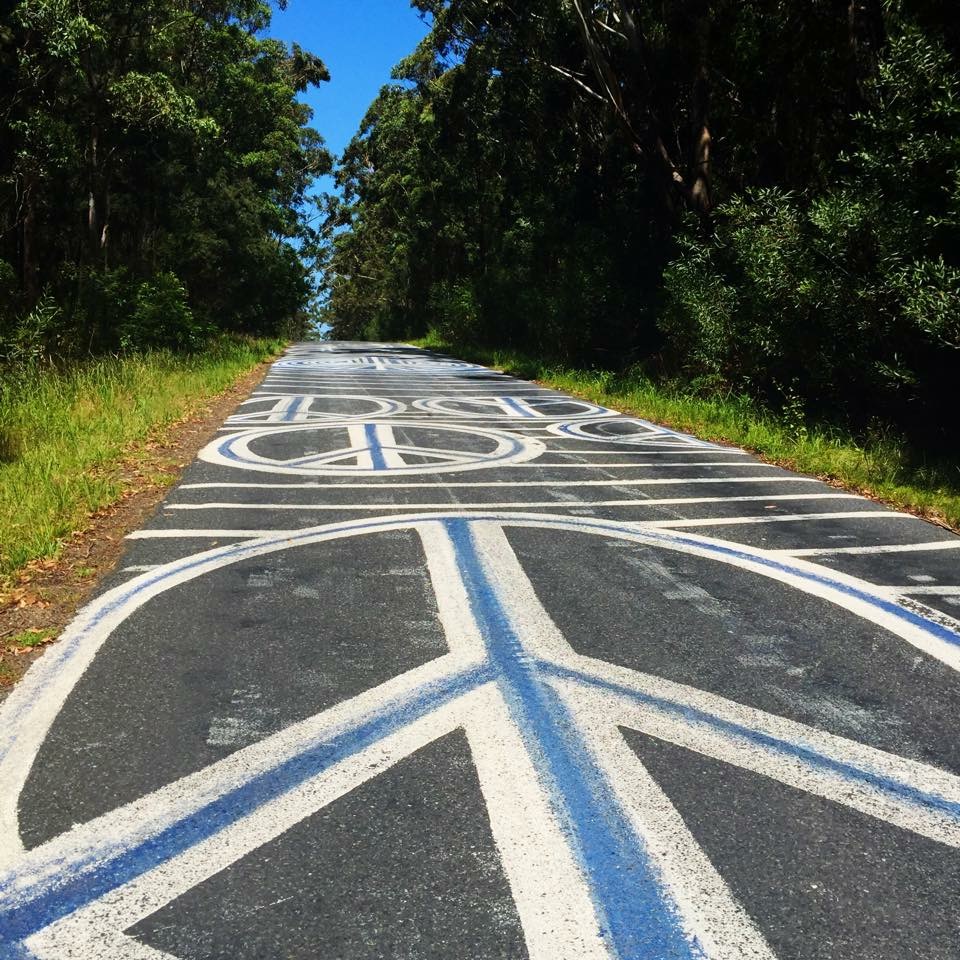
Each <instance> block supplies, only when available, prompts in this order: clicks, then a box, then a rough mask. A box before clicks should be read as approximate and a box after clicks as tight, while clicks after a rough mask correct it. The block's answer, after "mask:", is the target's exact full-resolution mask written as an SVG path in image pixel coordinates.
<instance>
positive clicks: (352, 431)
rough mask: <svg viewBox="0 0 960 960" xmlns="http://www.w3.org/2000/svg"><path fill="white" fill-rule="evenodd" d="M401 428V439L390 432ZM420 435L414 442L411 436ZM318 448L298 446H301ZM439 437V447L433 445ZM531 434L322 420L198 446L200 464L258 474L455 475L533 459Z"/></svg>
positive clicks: (539, 449)
mask: <svg viewBox="0 0 960 960" xmlns="http://www.w3.org/2000/svg"><path fill="white" fill-rule="evenodd" d="M397 431H402V435H403V437H404V439H402V440H401V439H398V438H397V435H396V432H397ZM418 437H419V438H422V439H421V440H419V441H418V439H417V438H418ZM339 439H343V440H345V441H346V442H345V443H340V444H339V445H333V446H329V445H328V446H327V447H326V449H322V450H321V449H310V450H304V449H303V447H304V445H305V444H306V446H311V445H312V446H314V447H320V446H322V445H323V444H325V443H328V444H329V443H330V442H331V441H332V443H333V444H336V443H337V441H338V440H339ZM298 440H299V449H297V450H296V453H295V454H294V455H293V456H290V457H282V456H272V455H268V454H267V453H258V452H256V450H254V449H252V447H253V446H254V445H259V444H267V445H270V446H272V447H274V448H275V447H281V448H286V450H293V449H294V448H295V447H296V446H297V445H298V444H297V441H298ZM438 442H439V443H441V444H443V446H438V445H437V444H438ZM545 449H546V448H545V446H544V445H543V444H542V443H541V442H540V441H538V440H534V439H531V438H527V437H518V436H515V435H513V434H510V433H505V432H502V431H496V430H479V429H476V428H473V427H470V428H467V427H460V426H453V425H444V426H442V427H436V426H433V425H431V424H423V423H416V422H408V421H390V422H389V423H380V422H374V421H365V422H363V423H339V422H338V423H329V424H326V423H325V424H320V425H315V426H305V427H290V428H287V429H284V430H282V431H278V430H276V429H275V428H274V429H266V430H247V431H244V432H242V433H237V434H232V435H231V436H228V437H226V438H221V439H218V440H215V441H213V442H212V443H211V444H209V445H208V446H207V447H205V448H204V449H203V450H201V451H200V454H199V456H200V459H201V460H205V461H206V462H207V463H215V464H220V465H222V466H230V467H238V468H240V469H243V470H254V471H260V472H262V473H286V474H294V475H298V476H318V475H321V476H348V477H355V476H368V475H370V474H399V475H405V474H418V473H456V472H459V471H462V470H481V469H484V468H486V467H492V466H507V465H509V464H513V463H523V462H525V461H528V460H533V459H534V458H536V457H539V456H540V454H542V453H543V452H544V450H545Z"/></svg>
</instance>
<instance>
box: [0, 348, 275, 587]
mask: <svg viewBox="0 0 960 960" xmlns="http://www.w3.org/2000/svg"><path fill="white" fill-rule="evenodd" d="M281 346H282V344H281V343H280V342H279V341H267V340H240V339H226V338H224V339H222V340H218V341H217V342H215V343H214V344H212V345H211V346H210V347H209V348H208V349H207V350H205V351H203V352H200V353H197V354H193V355H186V356H177V355H174V354H170V353H164V352H158V353H153V354H148V355H145V356H129V357H110V358H106V359H101V360H91V361H89V362H84V363H80V364H75V365H72V366H70V367H68V368H66V369H64V370H55V369H53V368H51V367H48V366H39V365H36V366H27V367H17V368H14V369H9V370H7V371H4V372H3V373H2V374H0V576H5V575H9V574H11V573H13V572H15V571H16V570H18V569H20V568H21V567H23V566H24V565H25V564H27V563H29V562H30V561H31V560H35V559H38V558H41V557H51V556H55V555H56V554H57V553H58V551H59V549H60V546H61V544H62V542H63V540H64V538H65V537H67V536H69V535H70V533H71V532H72V531H74V530H77V529H80V528H81V527H83V526H84V525H85V522H86V520H87V518H88V517H89V515H90V514H91V513H94V512H96V511H97V510H100V509H102V508H104V507H106V506H108V505H110V504H111V503H114V502H116V500H117V499H118V498H119V497H120V496H121V494H122V493H123V489H124V480H123V477H122V475H121V474H122V471H121V469H120V466H121V464H122V463H123V461H124V460H125V459H126V458H128V457H129V456H131V454H132V453H133V451H134V450H135V447H136V445H137V444H138V443H141V442H143V441H145V440H148V439H150V438H151V437H155V436H156V435H157V433H158V431H161V430H162V429H163V428H164V427H167V426H169V425H170V424H172V423H174V422H175V421H177V420H179V419H181V418H182V417H184V416H187V415H190V414H191V413H193V412H195V411H196V410H198V409H199V408H200V407H201V406H202V405H203V404H204V403H206V402H207V401H209V400H210V399H212V398H213V397H215V396H217V395H218V394H220V393H222V392H223V391H224V390H225V389H227V388H228V387H229V386H231V385H232V384H233V383H234V382H235V381H236V380H237V379H238V378H239V377H241V376H242V375H243V374H245V373H247V372H248V371H249V370H251V369H252V368H253V367H254V366H255V365H256V364H257V363H259V362H261V361H263V360H266V359H268V358H269V357H271V356H273V355H275V354H276V353H277V352H278V350H279V349H280V348H281ZM157 476H161V475H159V474H158V475H157ZM166 479H169V476H168V475H167V476H166Z"/></svg>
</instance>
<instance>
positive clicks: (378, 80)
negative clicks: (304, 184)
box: [270, 0, 427, 190]
mask: <svg viewBox="0 0 960 960" xmlns="http://www.w3.org/2000/svg"><path fill="white" fill-rule="evenodd" d="M270 33H271V34H272V35H273V36H275V37H277V38H279V39H281V40H286V41H287V42H288V43H293V42H296V43H299V44H300V46H301V47H303V48H304V49H306V50H309V51H310V52H311V53H315V54H316V55H317V56H318V57H320V58H321V59H322V60H323V62H324V63H325V64H326V65H327V68H328V69H329V70H330V74H331V80H330V83H324V84H322V85H321V87H320V88H319V89H317V90H311V91H309V92H308V94H307V95H306V97H305V99H306V101H307V102H308V103H309V104H310V106H312V107H313V109H314V112H315V116H314V118H313V126H314V127H315V128H316V129H317V130H319V131H320V133H321V134H322V135H323V137H324V139H325V140H326V141H327V146H328V147H329V149H330V150H331V151H333V152H334V153H337V154H339V153H341V152H342V151H343V148H344V147H345V146H346V145H347V144H348V143H349V142H350V139H351V138H352V137H353V135H354V133H356V131H357V128H358V127H359V125H360V121H361V120H362V119H363V115H364V114H365V113H366V112H367V107H368V106H369V105H370V103H371V102H372V101H373V99H374V97H376V95H377V93H378V92H379V90H380V87H382V86H383V84H385V83H386V82H387V81H388V80H389V79H390V71H391V69H392V68H393V66H394V65H395V64H396V63H397V62H398V61H399V60H401V59H403V57H405V56H406V55H407V54H408V53H410V52H411V51H412V50H413V48H414V47H415V46H416V45H417V43H419V42H420V40H421V39H422V38H423V37H424V36H426V33H427V26H426V24H425V23H423V21H422V20H421V19H420V17H419V15H418V14H417V11H416V10H411V9H410V4H409V0H290V3H289V6H288V7H287V10H286V12H280V11H279V10H277V11H276V12H275V13H274V18H273V25H272V27H271V30H270ZM319 186H320V189H321V190H323V189H330V188H331V183H330V182H329V181H327V182H324V183H321V184H320V185H319Z"/></svg>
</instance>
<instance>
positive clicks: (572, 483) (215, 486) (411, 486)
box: [177, 463, 960, 542]
mask: <svg viewBox="0 0 960 960" xmlns="http://www.w3.org/2000/svg"><path fill="white" fill-rule="evenodd" d="M641 466H649V464H641ZM655 466H676V467H686V466H693V464H686V463H676V464H655ZM734 466H737V464H734ZM764 479H765V480H766V479H769V478H768V477H765V478H764ZM682 482H684V483H686V482H688V481H686V480H684V481H682ZM647 483H648V481H647V480H616V479H614V480H455V481H450V482H449V483H444V482H443V481H441V480H435V481H427V480H424V481H415V482H403V481H401V482H399V483H397V482H394V481H389V482H386V483H384V482H370V481H364V482H360V483H354V482H344V483H319V482H318V483H228V482H220V483H184V484H181V485H180V486H179V487H177V489H178V490H428V489H434V488H441V489H444V490H446V489H448V488H451V487H454V488H457V489H461V488H472V487H491V488H493V487H504V488H511V489H512V488H513V487H642V486H645V485H647ZM835 498H840V499H846V500H861V499H863V498H862V497H859V496H858V495H857V494H855V493H840V492H832V493H787V494H776V495H771V496H770V497H753V496H751V497H717V498H715V499H717V500H718V501H723V502H727V501H730V500H765V499H770V500H831V499H835ZM958 542H960V541H958Z"/></svg>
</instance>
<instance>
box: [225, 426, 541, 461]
mask: <svg viewBox="0 0 960 960" xmlns="http://www.w3.org/2000/svg"><path fill="white" fill-rule="evenodd" d="M403 425H404V426H409V424H403ZM372 426H373V424H367V425H366V427H372ZM414 426H420V424H414ZM305 429H316V427H313V428H305ZM291 432H293V433H296V432H297V430H296V429H294V430H293V431H291ZM365 437H366V440H367V442H368V444H370V446H371V453H373V446H376V450H377V453H379V454H380V456H381V457H382V446H381V444H380V440H379V438H375V439H374V441H373V443H371V441H370V436H369V434H366V433H365ZM238 439H242V437H237V436H236V435H230V436H228V437H226V438H225V439H224V440H223V442H222V443H221V444H220V445H219V446H218V447H217V452H218V453H219V454H220V455H221V456H223V457H225V458H226V459H227V460H232V461H233V462H234V463H242V464H248V463H255V464H259V461H255V460H247V459H245V458H244V457H240V456H237V454H236V453H234V452H233V449H232V447H233V444H234V443H236V442H237V440H238ZM500 439H503V440H507V439H508V438H507V436H506V435H502V436H501V437H500ZM522 447H523V441H522V440H519V439H518V438H516V437H509V445H508V447H507V449H506V450H505V451H504V452H503V453H501V454H498V455H497V456H496V457H483V456H482V455H478V460H482V461H483V463H484V465H487V466H492V465H494V464H497V463H500V462H502V461H503V460H508V459H510V458H511V457H513V456H516V454H517V453H519V452H520V450H521V449H522ZM464 452H465V453H466V452H468V451H464ZM345 453H346V451H345ZM312 459H313V457H303V458H301V459H299V460H287V461H283V462H281V461H279V460H278V461H272V462H270V470H271V472H274V473H282V472H283V471H284V470H293V469H296V468H297V467H298V466H301V465H303V464H305V463H309V462H310V460H312ZM376 462H377V460H376V457H374V463H376ZM508 466H509V464H508ZM374 469H375V470H386V469H389V470H390V472H391V473H403V472H407V473H421V472H423V470H424V467H423V466H422V465H420V464H415V465H413V466H408V467H390V468H387V465H386V463H385V462H383V466H381V467H376V466H375V467H374Z"/></svg>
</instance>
